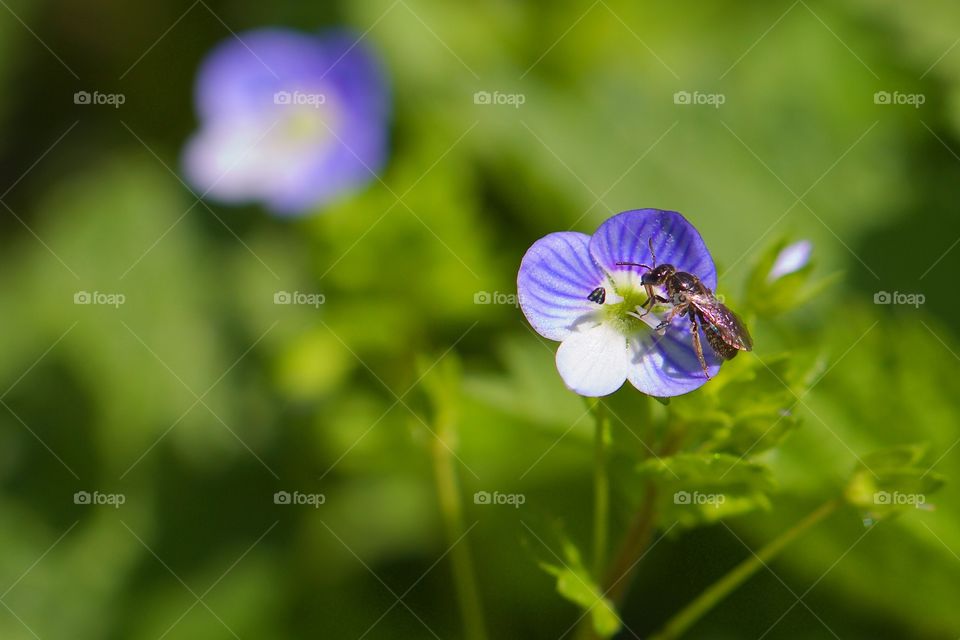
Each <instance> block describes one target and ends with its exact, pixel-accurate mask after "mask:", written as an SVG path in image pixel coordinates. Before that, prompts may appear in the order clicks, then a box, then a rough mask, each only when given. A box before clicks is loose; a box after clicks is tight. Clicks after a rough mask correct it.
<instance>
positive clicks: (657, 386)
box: [627, 318, 721, 398]
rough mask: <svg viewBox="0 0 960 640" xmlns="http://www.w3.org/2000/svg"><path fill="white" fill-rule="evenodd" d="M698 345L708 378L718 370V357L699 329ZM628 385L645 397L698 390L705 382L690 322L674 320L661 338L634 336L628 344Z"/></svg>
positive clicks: (655, 334)
mask: <svg viewBox="0 0 960 640" xmlns="http://www.w3.org/2000/svg"><path fill="white" fill-rule="evenodd" d="M700 343H701V345H702V346H703V357H704V359H705V360H706V361H707V370H708V371H709V372H710V377H711V378H712V377H713V376H715V375H717V372H719V371H720V363H721V358H720V357H719V356H717V354H716V353H714V351H713V348H712V347H711V346H710V344H709V343H708V342H707V338H706V336H705V335H704V333H703V327H700ZM627 379H628V380H629V381H630V383H631V384H632V385H633V386H634V387H636V388H637V389H639V390H640V391H642V392H643V393H646V394H647V395H651V396H657V397H660V398H666V397H671V396H679V395H683V394H684V393H689V392H690V391H693V390H694V389H698V388H700V387H701V386H703V385H704V384H705V383H706V382H707V378H706V376H705V375H704V373H703V368H702V367H701V366H700V361H699V359H698V358H697V354H696V351H695V350H694V348H693V340H692V338H691V334H690V322H689V320H686V319H685V318H680V319H675V320H674V322H673V323H672V324H671V325H670V326H669V327H668V328H667V330H666V332H665V333H664V335H662V336H661V335H659V334H657V333H647V332H643V333H638V334H636V335H635V336H634V337H633V338H632V339H631V341H630V365H629V367H628V370H627Z"/></svg>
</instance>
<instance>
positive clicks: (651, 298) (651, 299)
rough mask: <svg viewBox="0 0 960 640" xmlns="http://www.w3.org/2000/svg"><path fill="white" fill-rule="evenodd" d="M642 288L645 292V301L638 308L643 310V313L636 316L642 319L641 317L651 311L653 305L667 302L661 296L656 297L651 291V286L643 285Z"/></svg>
mask: <svg viewBox="0 0 960 640" xmlns="http://www.w3.org/2000/svg"><path fill="white" fill-rule="evenodd" d="M643 288H644V289H646V290H647V301H646V302H644V303H643V304H642V305H641V306H640V308H641V309H643V313H640V314H637V317H638V318H642V317H643V316H645V315H647V314H648V313H650V312H651V311H653V305H655V304H657V303H658V302H660V303H663V302H669V300H667V299H666V298H664V297H663V296H661V295H658V294H657V293H656V292H655V291H654V290H653V286H652V285H649V284H645V285H643Z"/></svg>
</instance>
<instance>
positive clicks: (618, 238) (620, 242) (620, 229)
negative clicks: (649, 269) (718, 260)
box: [590, 209, 717, 289]
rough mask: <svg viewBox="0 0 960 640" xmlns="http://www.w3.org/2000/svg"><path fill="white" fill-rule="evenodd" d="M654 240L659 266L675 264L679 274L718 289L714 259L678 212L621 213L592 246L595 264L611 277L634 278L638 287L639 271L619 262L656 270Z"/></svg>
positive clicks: (599, 232) (596, 236)
mask: <svg viewBox="0 0 960 640" xmlns="http://www.w3.org/2000/svg"><path fill="white" fill-rule="evenodd" d="M651 239H652V241H653V250H654V252H655V253H656V258H657V260H656V262H657V264H672V265H673V266H675V267H676V268H677V270H678V271H686V272H688V273H692V274H694V275H695V276H697V277H699V278H700V280H701V281H702V282H703V283H704V284H705V285H706V286H707V287H709V288H710V289H716V287H717V271H716V268H715V267H714V265H713V258H712V257H711V256H710V252H709V251H708V250H707V246H706V245H705V244H704V242H703V238H701V237H700V233H699V232H698V231H697V230H696V228H695V227H694V226H693V225H692V224H690V223H689V222H687V219H686V218H684V217H683V216H682V215H680V214H679V213H677V212H676V211H663V210H660V209H634V210H631V211H624V212H623V213H619V214H617V215H615V216H613V217H612V218H610V219H609V220H607V221H606V222H604V223H603V224H602V225H600V228H599V229H597V231H596V233H594V234H593V239H592V240H591V242H590V253H591V255H592V256H593V258H594V260H596V262H597V263H598V264H599V265H600V266H601V267H603V268H604V269H605V270H606V271H608V272H610V273H611V274H615V273H617V272H621V273H618V274H617V275H618V277H617V280H618V281H621V280H622V279H623V278H624V275H623V272H627V273H630V272H632V273H633V274H635V275H634V276H632V277H631V278H630V284H631V285H632V286H637V285H638V284H639V274H641V273H643V271H644V269H642V268H640V267H625V266H618V265H617V263H618V262H642V263H644V264H648V265H651V266H653V255H651V254H650V248H649V245H648V243H649V242H650V240H651Z"/></svg>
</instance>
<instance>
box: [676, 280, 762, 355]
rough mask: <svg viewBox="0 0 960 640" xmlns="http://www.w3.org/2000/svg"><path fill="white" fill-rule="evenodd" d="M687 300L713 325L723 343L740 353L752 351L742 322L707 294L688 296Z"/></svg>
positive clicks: (751, 343) (750, 342) (750, 340)
mask: <svg viewBox="0 0 960 640" xmlns="http://www.w3.org/2000/svg"><path fill="white" fill-rule="evenodd" d="M687 300H688V301H689V302H690V304H691V305H693V306H694V307H696V309H697V311H699V312H700V313H701V315H703V318H704V319H705V320H706V321H707V322H708V323H710V324H711V325H713V326H714V327H715V328H716V330H717V331H718V332H719V334H720V337H721V338H722V339H723V341H724V342H725V343H727V344H728V345H730V346H731V347H733V348H734V349H739V350H741V351H750V350H751V349H753V338H751V337H750V332H749V331H747V327H746V326H745V325H744V324H743V321H742V320H740V318H739V317H738V316H737V314H735V313H734V312H733V311H731V310H730V309H728V308H727V307H726V306H725V305H723V304H722V303H721V302H718V301H717V299H716V298H714V297H713V296H712V295H709V294H702V293H699V294H688V295H687Z"/></svg>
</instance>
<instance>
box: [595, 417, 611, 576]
mask: <svg viewBox="0 0 960 640" xmlns="http://www.w3.org/2000/svg"><path fill="white" fill-rule="evenodd" d="M592 409H593V415H594V418H595V420H596V435H595V437H594V459H593V465H594V466H593V573H594V575H595V576H598V577H599V576H600V574H601V572H602V571H603V568H604V566H606V563H607V544H608V538H609V522H610V476H609V474H608V470H607V438H608V436H609V431H610V419H609V417H608V416H607V412H606V409H605V407H604V406H603V402H601V401H600V400H597V401H596V402H595V403H594V405H593V407H592Z"/></svg>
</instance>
